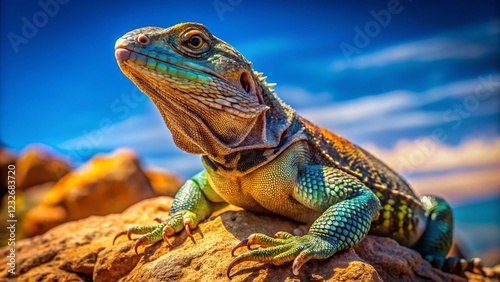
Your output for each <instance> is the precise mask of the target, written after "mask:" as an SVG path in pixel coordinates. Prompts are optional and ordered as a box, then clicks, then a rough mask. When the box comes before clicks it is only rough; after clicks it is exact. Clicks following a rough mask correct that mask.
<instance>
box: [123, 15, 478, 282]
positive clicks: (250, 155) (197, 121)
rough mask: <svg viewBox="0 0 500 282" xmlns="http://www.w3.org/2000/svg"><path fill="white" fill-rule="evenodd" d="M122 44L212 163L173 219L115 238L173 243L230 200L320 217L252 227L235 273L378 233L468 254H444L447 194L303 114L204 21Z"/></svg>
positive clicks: (143, 82)
mask: <svg viewBox="0 0 500 282" xmlns="http://www.w3.org/2000/svg"><path fill="white" fill-rule="evenodd" d="M115 49H116V50H115V56H116V59H117V61H118V64H119V66H120V69H121V70H122V72H123V73H124V74H125V75H126V76H127V77H129V78H130V79H131V80H132V81H133V82H134V83H135V84H136V85H137V86H138V87H139V89H141V91H143V92H144V93H145V94H147V95H148V96H149V97H150V98H151V100H152V101H153V102H154V103H155V105H156V107H157V108H158V110H159V111H160V113H161V115H162V117H163V119H164V121H165V123H166V125H167V127H168V128H169V130H170V131H171V132H172V137H173V140H174V142H175V144H176V145H177V146H178V147H179V148H180V149H182V150H184V151H186V152H188V153H192V154H199V155H201V160H202V163H203V166H204V170H203V171H201V172H200V173H198V174H196V175H195V176H193V177H192V178H191V179H190V180H188V181H187V182H186V183H185V184H184V185H183V186H182V187H181V189H180V190H179V192H178V193H177V195H176V196H175V199H174V202H173V204H172V207H171V209H170V213H169V216H168V218H167V219H166V220H164V221H161V223H159V224H157V225H150V226H143V227H140V226H137V227H132V228H130V229H128V230H127V231H123V232H121V233H119V234H118V235H117V236H116V237H115V240H116V238H118V237H119V236H121V235H124V234H128V237H129V239H130V235H131V234H142V236H140V237H139V238H138V239H137V240H136V243H135V251H136V252H137V248H138V247H139V246H141V245H148V244H152V243H155V242H157V241H160V240H161V239H162V238H163V239H164V240H165V241H166V242H167V243H168V238H169V237H170V236H172V235H174V234H175V233H177V232H179V231H181V230H182V229H185V230H186V233H187V234H188V235H189V236H191V230H193V229H194V228H196V226H197V225H198V224H199V223H200V221H203V220H205V219H206V218H207V217H208V216H209V215H210V214H211V213H212V211H213V209H214V207H215V206H216V204H217V203H223V202H224V203H230V204H233V205H236V206H239V207H242V208H244V209H246V210H249V211H254V212H258V213H265V214H278V215H281V216H285V217H288V218H291V219H293V220H296V221H299V222H303V223H306V224H310V229H309V233H308V234H306V235H301V236H295V235H292V234H290V233H286V232H278V233H277V234H275V235H274V237H270V236H267V235H264V234H260V233H256V234H251V235H250V236H249V237H248V238H247V239H245V240H243V241H241V242H240V243H239V244H237V245H236V246H235V248H234V249H233V252H232V253H233V255H234V251H235V250H236V249H238V248H240V247H244V246H247V247H248V248H249V249H251V248H250V246H255V245H257V246H260V247H261V248H256V249H251V250H250V251H248V252H246V253H243V254H241V255H239V256H237V257H236V258H234V259H233V260H232V262H231V263H230V265H229V267H228V270H227V274H228V276H230V271H231V268H232V267H234V266H235V265H237V264H239V263H241V262H244V261H259V262H264V263H273V264H282V263H285V262H288V261H293V264H292V270H293V273H294V274H295V275H298V271H299V269H300V268H301V266H302V265H303V264H304V263H305V262H307V261H308V260H311V259H326V258H329V257H331V256H332V255H333V254H335V253H336V252H339V251H341V250H345V249H347V248H349V247H352V246H353V245H355V244H357V243H359V242H360V241H361V240H363V238H364V237H365V236H366V235H367V234H368V233H369V234H374V235H379V236H388V237H390V238H393V239H395V240H396V241H398V242H399V243H400V244H401V245H403V246H408V247H412V248H414V249H415V250H417V251H418V252H420V254H421V255H422V257H423V258H424V259H426V260H428V261H429V262H430V263H431V264H432V265H433V266H434V267H438V268H443V269H445V270H447V271H449V272H457V271H458V272H459V271H462V270H464V269H465V267H466V265H467V261H465V260H463V259H462V260H459V259H458V258H456V257H452V258H448V259H446V255H447V253H448V250H449V249H450V246H451V243H452V236H453V235H452V233H453V215H452V210H451V208H450V206H449V205H448V204H447V203H446V202H445V201H444V200H443V199H440V198H438V197H434V196H422V197H420V198H418V197H417V196H416V195H415V193H414V192H413V191H412V189H411V188H410V185H409V184H408V183H407V182H406V181H405V180H404V179H403V178H402V177H401V176H399V175H398V174H397V173H396V172H394V171H393V170H392V169H390V168H389V167H388V166H387V165H385V164H384V163H383V162H382V161H380V160H378V159H377V158H375V157H374V156H372V155H371V154H370V153H368V152H367V151H365V150H364V149H362V148H360V147H358V146H356V145H354V144H352V143H351V142H349V141H348V140H347V139H345V138H343V137H341V136H339V135H337V134H334V133H332V132H330V131H328V130H326V129H324V128H322V127H319V126H317V125H315V124H313V123H312V122H310V121H308V120H307V119H305V118H304V117H301V116H300V115H298V114H297V113H296V112H295V111H294V110H293V109H292V108H291V107H290V106H288V105H287V104H285V103H284V102H282V101H281V100H280V99H279V98H278V96H277V95H276V93H275V91H274V90H273V86H274V85H275V84H272V83H267V82H266V77H265V76H263V75H262V73H259V72H255V71H254V70H253V69H252V64H251V63H250V62H249V61H247V60H246V59H245V58H244V57H243V56H242V55H241V54H240V53H239V52H238V51H237V50H236V49H235V48H233V47H232V46H231V45H229V44H228V43H226V42H224V41H222V40H221V39H219V38H217V37H215V36H214V35H212V34H211V33H210V32H209V31H208V30H207V28H205V26H203V25H202V24H198V23H181V24H177V25H175V26H172V27H170V28H165V29H164V28H159V27H146V28H140V29H136V30H133V31H131V32H128V33H126V34H125V35H124V36H123V37H121V38H120V39H118V41H117V42H116V45H115ZM373 106H374V107H376V105H373ZM471 262H472V263H469V264H468V265H469V266H470V265H477V264H479V262H477V261H476V260H475V261H471Z"/></svg>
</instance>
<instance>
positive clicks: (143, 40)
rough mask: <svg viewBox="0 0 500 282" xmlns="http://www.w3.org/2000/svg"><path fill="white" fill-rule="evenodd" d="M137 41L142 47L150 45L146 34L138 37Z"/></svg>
mask: <svg viewBox="0 0 500 282" xmlns="http://www.w3.org/2000/svg"><path fill="white" fill-rule="evenodd" d="M135 41H136V42H137V43H139V44H140V45H148V44H149V37H147V36H146V35H144V34H141V35H139V36H137V38H136V39H135Z"/></svg>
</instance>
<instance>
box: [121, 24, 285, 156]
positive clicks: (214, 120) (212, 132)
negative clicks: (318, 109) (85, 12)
mask: <svg viewBox="0 0 500 282" xmlns="http://www.w3.org/2000/svg"><path fill="white" fill-rule="evenodd" d="M115 56H116V59H117V61H118V64H119V66H120V69H121V70H122V72H123V73H124V74H125V75H126V76H127V77H129V78H130V79H131V80H132V81H133V82H134V83H135V84H136V85H137V86H138V87H139V89H141V90H142V91H143V92H144V93H145V94H147V95H148V96H149V97H150V98H151V100H152V101H153V102H154V103H155V105H156V106H157V108H158V109H159V111H160V113H161V114H162V116H163V119H164V120H165V123H166V125H167V127H168V128H169V129H170V131H171V132H172V136H173V139H174V142H175V143H176V145H177V146H178V147H179V148H181V149H183V150H185V151H187V152H190V153H195V154H202V155H208V156H212V157H214V158H217V157H221V156H225V155H228V154H231V153H234V152H236V151H241V150H245V149H247V148H249V147H252V148H258V147H262V148H271V147H273V146H277V145H278V144H279V139H280V136H281V134H282V132H283V131H284V130H285V129H286V127H287V126H288V124H289V121H290V113H288V112H287V113H284V112H283V109H276V111H275V112H273V113H269V110H270V109H272V108H273V109H274V108H276V107H277V106H278V108H279V107H280V106H279V105H275V104H276V103H280V102H281V101H279V99H278V98H277V97H275V95H274V91H273V90H271V89H270V87H269V84H266V83H265V81H264V80H263V79H262V78H261V77H260V76H261V75H262V74H261V73H256V72H254V71H253V70H252V66H251V63H250V62H248V61H247V60H246V59H245V58H244V57H243V56H242V55H241V54H240V53H239V52H238V51H237V50H236V49H234V48H233V47H232V46H231V45H229V44H227V43H226V42H224V41H222V40H220V39H218V38H217V37H215V36H214V35H212V34H211V33H210V32H209V31H208V30H207V29H206V28H205V26H203V25H201V24H197V23H181V24H177V25H175V26H172V27H170V28H159V27H145V28H140V29H136V30H133V31H131V32H128V33H126V34H125V35H124V36H123V37H121V38H120V39H118V41H117V42H116V45H115ZM272 97H275V98H276V101H274V100H273V99H272ZM275 102H276V103H275ZM286 107H287V106H286ZM287 109H288V108H287ZM280 115H284V116H280Z"/></svg>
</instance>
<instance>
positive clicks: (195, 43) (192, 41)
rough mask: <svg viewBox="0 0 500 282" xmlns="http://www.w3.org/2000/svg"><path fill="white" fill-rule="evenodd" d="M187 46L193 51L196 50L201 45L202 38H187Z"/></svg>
mask: <svg viewBox="0 0 500 282" xmlns="http://www.w3.org/2000/svg"><path fill="white" fill-rule="evenodd" d="M188 42H189V43H188V44H189V46H191V47H192V48H194V49H198V48H200V47H201V46H202V45H203V38H201V36H199V35H193V36H191V37H190V38H189V41H188Z"/></svg>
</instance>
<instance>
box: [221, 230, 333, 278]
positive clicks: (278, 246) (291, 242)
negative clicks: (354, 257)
mask: <svg viewBox="0 0 500 282" xmlns="http://www.w3.org/2000/svg"><path fill="white" fill-rule="evenodd" d="M254 246H255V247H254ZM242 247H247V248H248V249H249V250H250V251H249V252H246V253H244V254H241V255H239V256H237V257H236V258H234V259H233V260H232V261H231V263H230V264H229V267H228V269H227V277H228V278H231V276H230V273H231V269H232V268H233V267H234V266H236V265H238V264H240V263H242V262H244V261H259V262H264V263H273V264H275V265H281V264H283V263H285V262H288V261H292V260H293V265H292V271H293V274H294V275H299V269H300V268H301V267H302V265H304V263H306V262H307V261H309V260H311V259H324V258H328V257H330V256H331V255H332V254H333V253H335V251H336V249H337V248H336V246H335V244H334V243H332V242H328V241H326V240H324V239H322V238H321V237H319V236H314V235H304V236H294V235H292V234H290V233H286V232H278V233H276V235H275V236H274V238H273V237H269V236H267V235H264V234H260V233H255V234H252V235H250V236H249V237H248V238H247V239H244V240H242V241H241V242H240V243H238V244H237V245H236V246H235V247H234V248H233V250H232V251H231V254H232V255H233V256H234V252H235V251H236V250H237V249H239V248H242Z"/></svg>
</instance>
